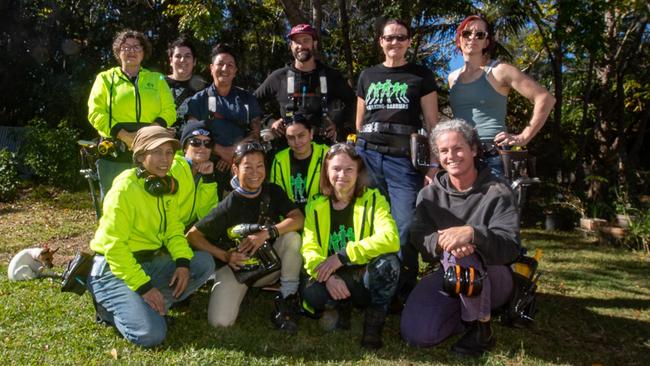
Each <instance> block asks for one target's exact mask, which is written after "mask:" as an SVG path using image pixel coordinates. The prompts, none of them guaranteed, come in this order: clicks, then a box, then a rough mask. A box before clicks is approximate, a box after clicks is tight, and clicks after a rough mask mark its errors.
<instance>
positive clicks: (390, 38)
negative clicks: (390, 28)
mask: <svg viewBox="0 0 650 366" xmlns="http://www.w3.org/2000/svg"><path fill="white" fill-rule="evenodd" d="M381 39H383V40H384V41H386V42H388V43H391V42H393V41H397V42H404V41H406V40H408V39H409V36H407V35H406V34H395V35H389V36H381Z"/></svg>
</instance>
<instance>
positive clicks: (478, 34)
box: [460, 30, 488, 40]
mask: <svg viewBox="0 0 650 366" xmlns="http://www.w3.org/2000/svg"><path fill="white" fill-rule="evenodd" d="M472 34H473V35H474V38H475V39H479V40H483V39H485V38H487V36H488V34H487V32H483V31H476V32H474V31H471V30H464V31H462V32H460V35H461V36H462V37H463V38H465V39H469V37H471V36H472Z"/></svg>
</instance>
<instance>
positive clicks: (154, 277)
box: [87, 252, 214, 347]
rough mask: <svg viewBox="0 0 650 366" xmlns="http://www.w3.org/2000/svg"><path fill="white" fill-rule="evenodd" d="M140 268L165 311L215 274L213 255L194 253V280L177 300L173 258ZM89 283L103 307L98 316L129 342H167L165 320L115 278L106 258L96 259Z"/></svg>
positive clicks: (165, 257)
mask: <svg viewBox="0 0 650 366" xmlns="http://www.w3.org/2000/svg"><path fill="white" fill-rule="evenodd" d="M140 265H141V266H142V269H143V270H144V271H145V272H146V273H147V275H149V277H151V282H152V284H153V286H154V287H155V288H157V289H158V290H159V291H160V292H161V293H162V295H163V297H164V299H165V310H168V309H169V307H170V306H171V305H172V304H173V303H174V302H178V301H182V300H185V299H186V298H187V297H188V296H189V295H191V294H192V293H193V292H194V291H196V290H197V289H198V288H199V287H201V286H202V285H203V284H204V283H205V282H206V281H207V280H208V277H210V275H211V274H212V273H214V260H213V259H212V256H211V255H210V254H208V253H207V252H194V257H193V258H192V260H191V262H190V281H189V283H188V285H187V289H185V292H183V294H182V295H181V296H180V297H179V298H178V299H175V298H174V297H173V296H172V292H173V289H172V288H171V287H169V282H170V280H171V278H172V275H173V274H174V271H175V270H176V264H175V263H174V261H173V260H172V259H171V257H170V256H169V255H159V256H156V257H154V258H153V259H152V260H151V261H148V262H143V263H141V264H140ZM87 283H88V290H89V291H90V293H91V294H92V296H93V298H94V299H95V301H96V302H97V304H98V305H100V306H98V312H99V314H98V315H99V316H100V317H101V318H102V319H103V320H105V321H107V322H109V323H111V324H113V325H114V326H115V328H117V330H118V331H119V332H120V334H122V336H123V337H124V338H125V339H127V340H128V341H130V342H132V343H134V344H136V345H138V346H142V347H154V346H156V345H159V344H160V343H162V342H163V341H164V340H165V336H166V335H167V324H166V323H165V319H164V317H163V316H161V315H160V314H158V313H157V312H155V311H154V310H153V309H152V308H151V307H150V306H149V305H148V304H147V303H146V302H145V301H144V299H143V298H142V296H140V295H139V294H138V293H136V292H135V291H132V290H131V289H129V288H128V287H127V285H126V283H124V281H123V280H121V279H119V278H117V277H115V275H113V272H111V269H110V266H109V265H108V263H107V262H106V257H104V256H100V255H96V256H95V258H94V263H93V267H92V270H91V272H90V276H89V277H88V281H87Z"/></svg>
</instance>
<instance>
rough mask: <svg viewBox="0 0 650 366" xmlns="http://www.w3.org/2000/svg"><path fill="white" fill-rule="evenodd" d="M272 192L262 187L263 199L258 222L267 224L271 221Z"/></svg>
mask: <svg viewBox="0 0 650 366" xmlns="http://www.w3.org/2000/svg"><path fill="white" fill-rule="evenodd" d="M270 213H271V194H270V193H269V192H268V190H265V189H264V187H262V200H261V201H260V217H259V219H258V221H257V223H258V224H261V225H267V224H270V223H271V217H270V216H269V214H270Z"/></svg>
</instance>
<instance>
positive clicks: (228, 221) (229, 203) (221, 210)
mask: <svg viewBox="0 0 650 366" xmlns="http://www.w3.org/2000/svg"><path fill="white" fill-rule="evenodd" d="M265 194H268V195H269V197H270V199H271V204H270V210H269V211H270V212H269V213H268V215H269V217H270V219H271V222H273V223H278V222H280V221H281V220H282V218H283V217H286V216H287V214H288V213H289V212H290V211H292V210H294V209H296V205H295V204H294V203H293V202H291V200H289V197H288V196H287V194H286V193H285V192H284V191H283V190H282V188H280V187H279V186H278V185H276V184H273V183H264V184H263V185H262V192H261V193H260V194H259V195H258V196H257V197H255V198H246V197H243V196H242V195H240V194H239V193H237V192H235V191H233V192H231V193H230V194H228V195H227V196H226V198H224V199H223V201H221V202H219V204H218V205H217V207H215V208H214V209H212V211H210V213H209V214H208V215H206V216H205V217H203V218H202V219H201V220H200V221H199V222H197V223H196V225H195V226H196V228H197V229H198V230H199V231H200V232H201V233H203V235H205V236H206V237H207V238H208V240H209V241H210V242H212V243H213V244H215V245H218V246H219V247H220V248H222V249H228V248H230V247H232V246H234V243H233V242H232V241H231V240H230V239H228V234H227V230H228V228H230V227H232V226H234V225H237V224H255V223H260V206H261V202H262V197H263V196H264V195H265Z"/></svg>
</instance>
